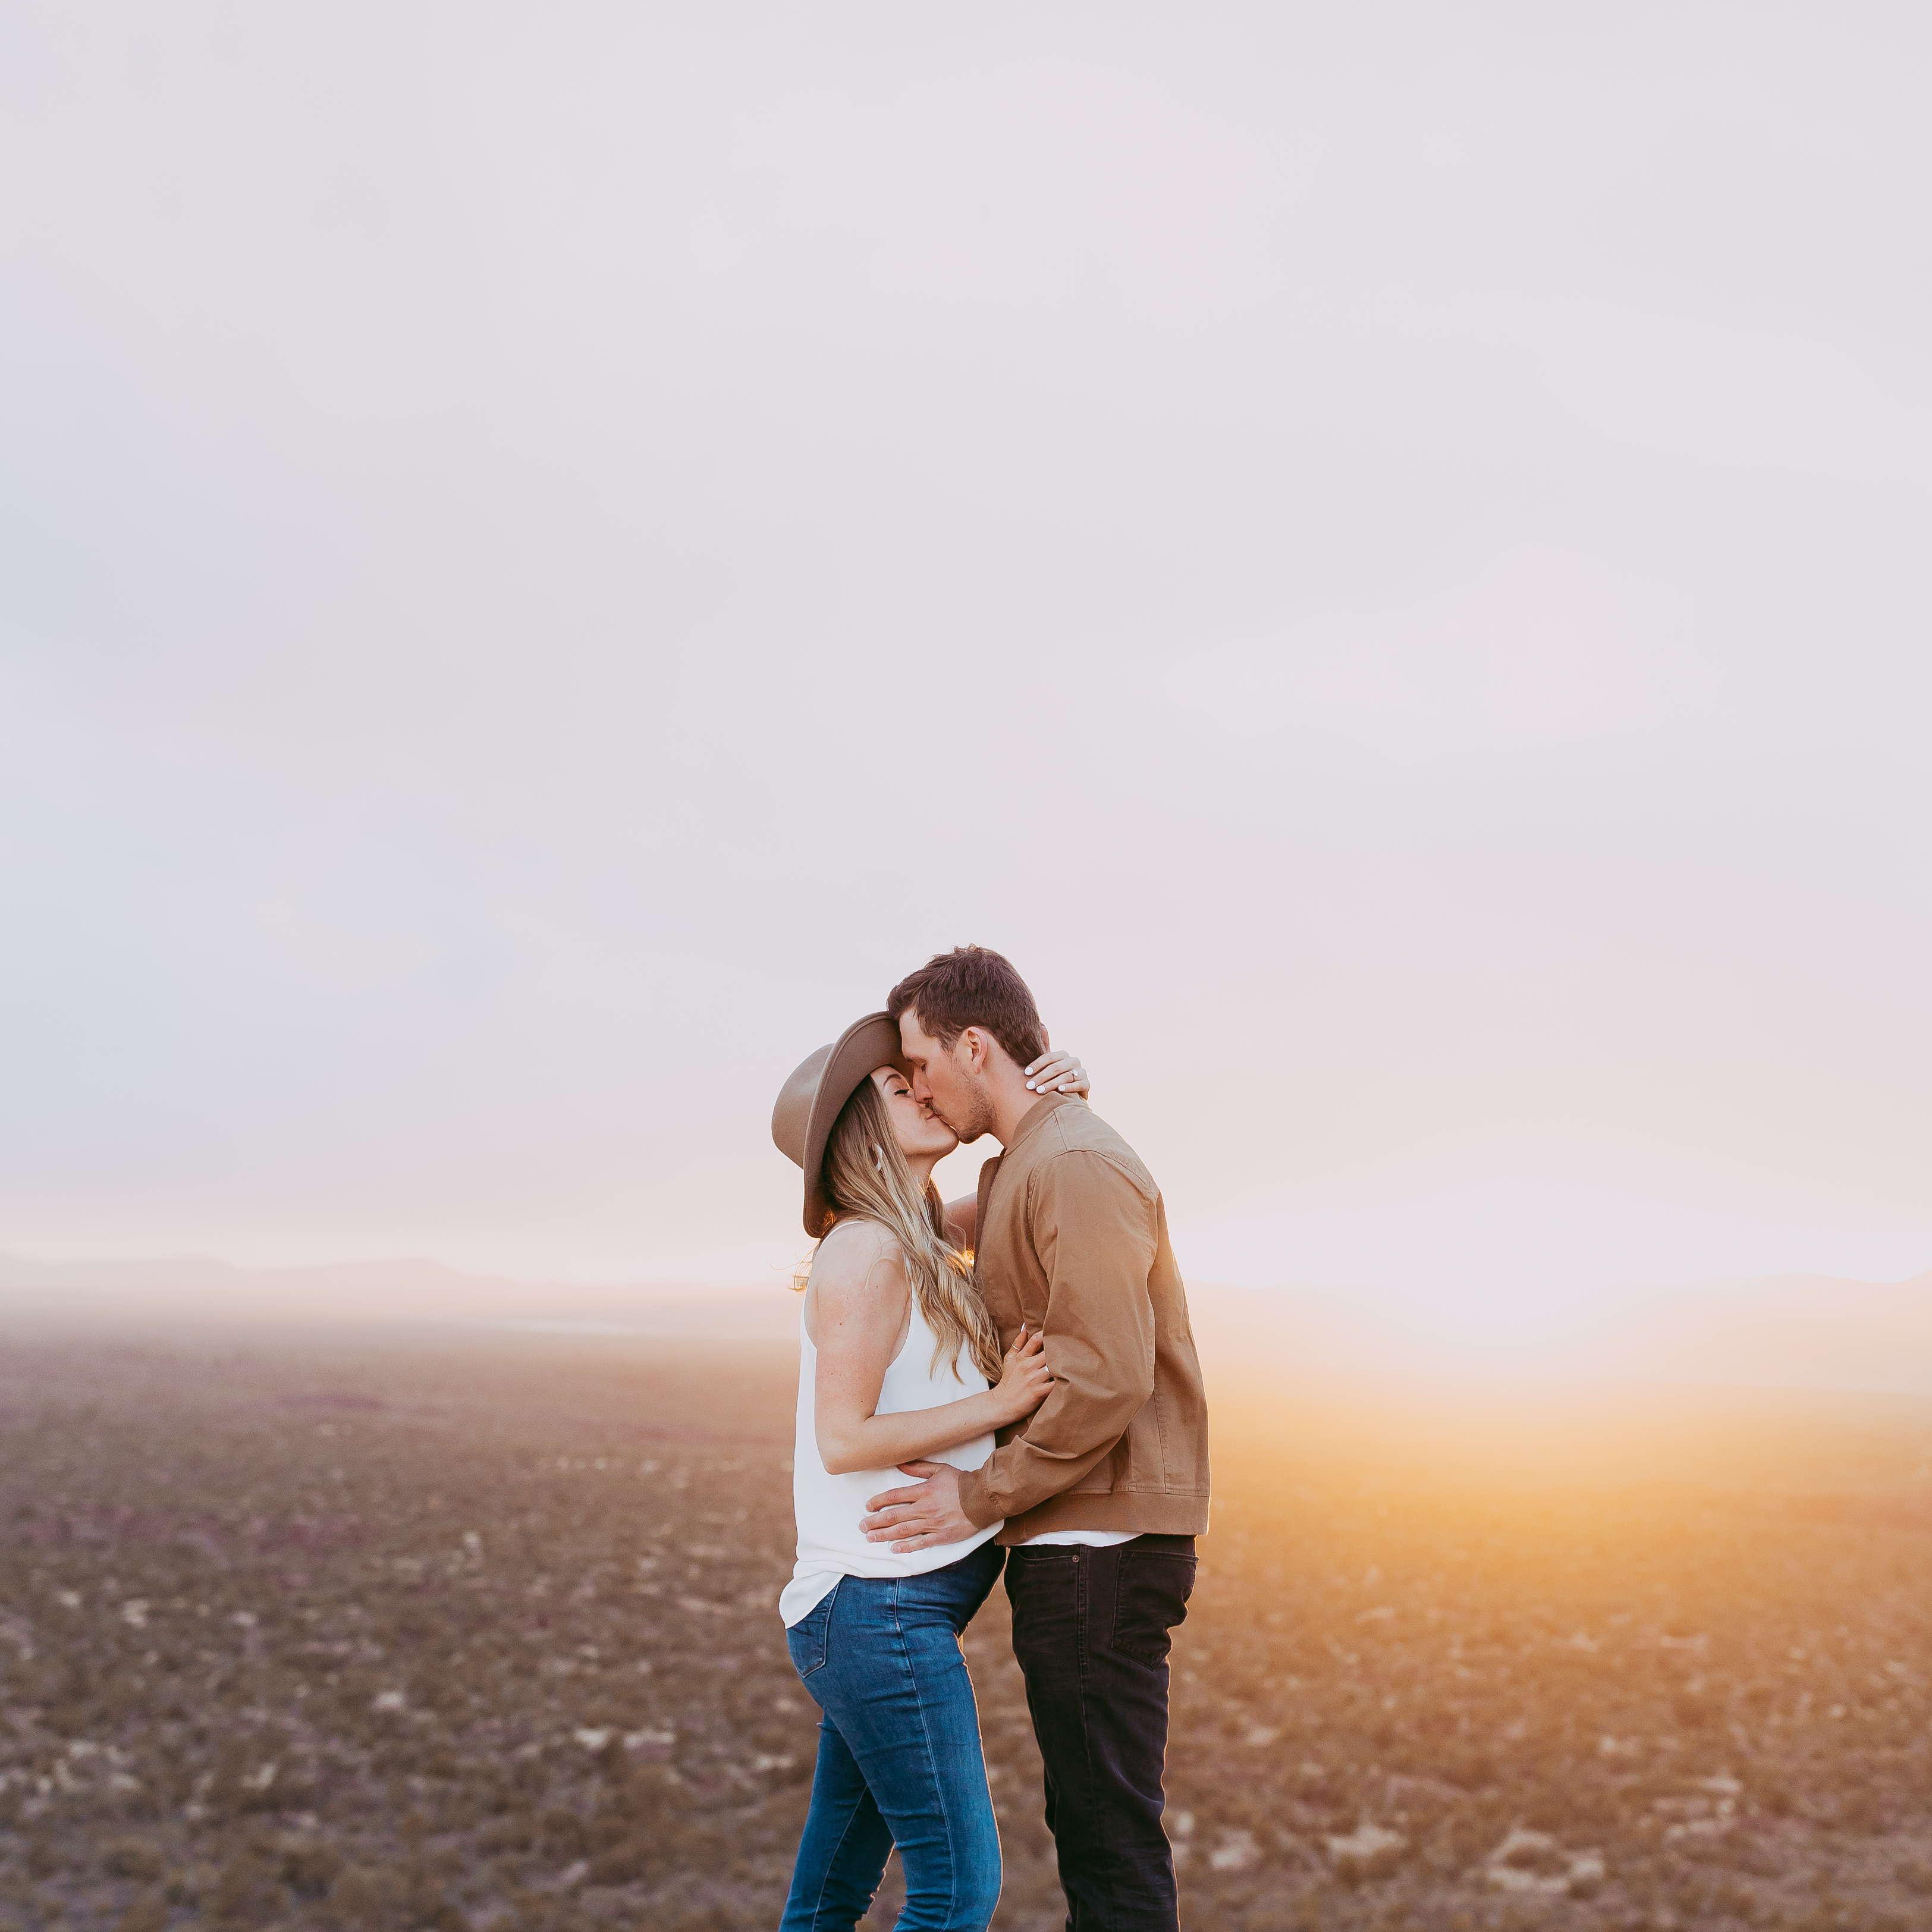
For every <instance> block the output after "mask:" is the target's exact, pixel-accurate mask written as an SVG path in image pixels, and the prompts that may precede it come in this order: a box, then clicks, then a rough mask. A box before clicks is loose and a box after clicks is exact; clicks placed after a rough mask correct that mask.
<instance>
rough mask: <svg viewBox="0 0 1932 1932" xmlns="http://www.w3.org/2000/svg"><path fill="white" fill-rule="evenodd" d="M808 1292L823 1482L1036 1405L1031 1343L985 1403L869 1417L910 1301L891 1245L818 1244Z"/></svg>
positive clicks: (856, 1233) (968, 1401) (882, 1241)
mask: <svg viewBox="0 0 1932 1932" xmlns="http://www.w3.org/2000/svg"><path fill="white" fill-rule="evenodd" d="M811 1292H812V1295H813V1298H814V1304H815V1305H814V1307H813V1308H812V1309H811V1310H810V1311H809V1314H810V1316H811V1330H812V1338H811V1339H812V1346H814V1348H815V1349H817V1352H818V1376H817V1382H816V1383H815V1384H814V1403H815V1409H816V1415H817V1437H818V1454H819V1459H820V1461H822V1462H823V1463H824V1465H825V1467H826V1472H827V1473H828V1474H829V1475H835V1476H838V1475H846V1474H847V1473H849V1472H851V1471H853V1470H856V1469H892V1468H893V1467H894V1466H896V1465H897V1464H898V1463H907V1462H916V1461H918V1460H920V1459H921V1458H922V1457H928V1456H931V1455H932V1454H935V1452H937V1451H939V1450H941V1449H950V1448H952V1447H953V1445H955V1444H956V1443H959V1442H971V1440H972V1439H973V1438H974V1436H983V1435H984V1434H986V1433H987V1431H988V1430H993V1429H1000V1428H1004V1427H1005V1426H1006V1424H1008V1423H1009V1422H1016V1421H1019V1419H1020V1418H1021V1417H1022V1416H1025V1415H1031V1414H1032V1413H1033V1412H1034V1410H1035V1409H1037V1408H1038V1407H1039V1406H1040V1403H1042V1402H1043V1400H1045V1399H1046V1392H1047V1389H1048V1388H1049V1380H1048V1378H1047V1376H1046V1355H1045V1352H1044V1351H1043V1349H1042V1348H1041V1346H1040V1338H1039V1337H1038V1336H1037V1335H1035V1336H1023V1337H1022V1338H1021V1340H1019V1341H1018V1342H1016V1343H1015V1344H1014V1346H1013V1351H1012V1352H1010V1354H1009V1355H1008V1356H1007V1373H1006V1374H1005V1375H1004V1376H1003V1377H1002V1378H1001V1382H1000V1384H999V1386H998V1388H992V1389H989V1390H988V1391H986V1394H983V1395H968V1396H962V1397H960V1399H959V1400H958V1401H957V1402H949V1403H942V1404H941V1406H939V1407H938V1408H937V1409H913V1410H910V1411H908V1412H906V1413H905V1414H903V1415H877V1414H876V1413H874V1412H875V1411H876V1409H877V1406H878V1401H879V1391H880V1388H882V1387H883V1385H884V1383H885V1379H886V1369H887V1368H888V1367H889V1366H890V1365H891V1362H892V1356H893V1355H894V1353H895V1351H896V1349H897V1347H898V1339H899V1334H900V1331H901V1328H903V1327H904V1322H905V1319H906V1311H907V1305H908V1303H909V1300H910V1295H911V1291H910V1289H909V1288H908V1287H907V1285H906V1279H905V1271H904V1265H903V1264H902V1263H901V1260H900V1259H899V1252H898V1243H897V1242H895V1241H893V1239H892V1237H891V1236H890V1235H888V1234H887V1233H886V1232H885V1230H884V1229H872V1228H871V1227H869V1226H862V1225H858V1224H855V1225H854V1226H853V1229H852V1232H851V1234H850V1235H847V1236H844V1238H839V1237H838V1234H837V1232H836V1231H835V1233H834V1235H829V1236H827V1237H826V1241H825V1244H824V1245H823V1247H820V1250H819V1251H818V1253H817V1256H815V1257H814V1259H813V1262H812V1269H811Z"/></svg>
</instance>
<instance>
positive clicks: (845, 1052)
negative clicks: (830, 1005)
mask: <svg viewBox="0 0 1932 1932" xmlns="http://www.w3.org/2000/svg"><path fill="white" fill-rule="evenodd" d="M880 1067H897V1068H898V1070H900V1072H901V1073H904V1071H905V1061H904V1055H903V1053H902V1052H901V1048H900V1046H899V1029H898V1022H896V1021H895V1020H893V1019H889V1018H888V1017H887V1016H886V1015H885V1014H883V1013H868V1014H867V1015H866V1016H865V1018H864V1019H860V1020H854V1021H853V1022H852V1024H851V1025H850V1026H848V1027H847V1028H846V1029H845V1031H844V1032H843V1033H841V1034H840V1035H839V1036H838V1038H837V1039H836V1040H834V1041H833V1042H832V1051H831V1052H830V1054H829V1055H828V1056H827V1057H826V1062H825V1065H824V1067H823V1070H821V1071H820V1074H819V1076H818V1084H817V1090H816V1091H814V1094H813V1095H812V1097H811V1112H810V1113H809V1115H807V1117H806V1120H805V1146H804V1150H803V1158H802V1160H801V1161H800V1162H799V1166H801V1167H802V1168H803V1169H804V1170H805V1202H804V1220H805V1232H806V1233H807V1234H808V1235H810V1236H811V1238H813V1240H814V1241H816V1240H817V1238H819V1237H820V1235H823V1233H824V1232H825V1223H826V1220H827V1219H828V1218H829V1217H830V1215H831V1213H832V1203H831V1202H830V1200H829V1199H828V1198H827V1197H826V1193H825V1176H824V1169H825V1149H826V1144H827V1142H829V1141H830V1139H831V1138H832V1127H834V1125H835V1124H836V1123H837V1121H838V1116H839V1114H840V1113H841V1111H842V1110H843V1109H844V1105H845V1103H846V1102H847V1100H850V1099H851V1097H852V1096H853V1094H854V1093H855V1092H856V1091H857V1090H858V1087H859V1083H860V1082H862V1081H863V1080H865V1079H868V1078H870V1076H871V1075H872V1074H873V1073H874V1072H875V1071H876V1070H877V1069H878V1068H880Z"/></svg>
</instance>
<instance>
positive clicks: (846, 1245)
mask: <svg viewBox="0 0 1932 1932" xmlns="http://www.w3.org/2000/svg"><path fill="white" fill-rule="evenodd" d="M904 1278H905V1262H904V1256H903V1254H901V1252H900V1249H899V1244H898V1237H897V1236H896V1235H894V1234H893V1233H892V1230H891V1229H889V1228H882V1227H880V1226H879V1224H878V1223H877V1222H876V1221H859V1220H850V1221H841V1222H840V1223H838V1225H837V1226H835V1228H833V1229H832V1232H830V1233H829V1235H826V1237H825V1238H824V1239H823V1241H820V1243H819V1244H818V1247H817V1251H816V1252H815V1253H814V1254H813V1256H812V1257H811V1284H812V1286H814V1288H816V1289H820V1290H821V1291H823V1290H826V1289H830V1290H832V1291H833V1292H839V1291H843V1292H847V1293H852V1292H856V1291H857V1290H859V1289H863V1288H864V1287H865V1286H867V1284H868V1283H870V1284H872V1285H874V1286H877V1285H879V1284H881V1283H886V1282H894V1281H896V1282H898V1283H901V1284H903V1283H904Z"/></svg>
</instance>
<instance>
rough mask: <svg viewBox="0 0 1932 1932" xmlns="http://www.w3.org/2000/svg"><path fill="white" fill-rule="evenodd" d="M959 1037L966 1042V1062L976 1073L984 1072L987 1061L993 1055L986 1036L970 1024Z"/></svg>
mask: <svg viewBox="0 0 1932 1932" xmlns="http://www.w3.org/2000/svg"><path fill="white" fill-rule="evenodd" d="M959 1037H960V1038H961V1039H962V1040H964V1041H965V1043H966V1064H967V1067H968V1069H969V1070H971V1072H973V1073H984V1072H985V1071H986V1063H987V1061H989V1059H991V1058H992V1054H991V1052H990V1051H989V1049H988V1046H987V1043H986V1035H985V1034H983V1033H982V1032H981V1031H980V1029H979V1028H977V1027H976V1026H969V1027H968V1028H965V1031H962V1033H961V1034H960V1036H959Z"/></svg>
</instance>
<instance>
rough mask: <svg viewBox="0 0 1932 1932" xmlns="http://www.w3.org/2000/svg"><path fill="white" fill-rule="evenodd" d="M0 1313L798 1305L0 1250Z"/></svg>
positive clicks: (767, 1314)
mask: <svg viewBox="0 0 1932 1932" xmlns="http://www.w3.org/2000/svg"><path fill="white" fill-rule="evenodd" d="M0 1319H7V1320H9V1321H20V1322H29V1323H31V1324H33V1325H36V1326H47V1325H55V1326H59V1327H71V1326H81V1327H86V1328H102V1327H116V1326H130V1327H144V1326H151V1325H153V1324H154V1323H155V1322H168V1323H170V1324H172V1323H178V1322H187V1323H190V1324H193V1325H196V1326H200V1325H235V1324H245V1325H250V1326H261V1325H268V1326H273V1327H278V1328H280V1327H286V1326H296V1327H302V1328H326V1327H329V1326H333V1325H340V1324H345V1323H347V1324H353V1325H358V1326H366V1325H369V1324H371V1323H377V1324H383V1325H393V1324H398V1323H405V1324H423V1323H436V1324H447V1323H452V1322H455V1323H463V1324H477V1323H481V1324H484V1325H489V1326H491V1327H507V1328H529V1329H531V1330H532V1331H539V1330H542V1329H546V1328H559V1329H562V1330H564V1331H571V1330H575V1331H580V1332H585V1333H598V1332H601V1333H604V1334H638V1335H666V1336H685V1337H700V1336H702V1337H743V1338H744V1339H745V1340H773V1339H778V1338H780V1337H787V1336H789V1335H790V1334H791V1333H792V1332H793V1325H795V1324H796V1322H797V1319H798V1304H797V1301H796V1299H795V1298H793V1296H792V1295H791V1294H790V1293H789V1292H787V1289H785V1287H784V1285H783V1284H782V1283H773V1284H772V1286H770V1287H769V1288H762V1289H760V1288H715V1287H709V1286H700V1285H694V1284H680V1283H665V1284H660V1283H643V1284H637V1285H634V1286H623V1287H612V1288H601V1289H600V1288H594V1287H593V1288H586V1287H585V1286H583V1284H582V1283H541V1282H531V1281H518V1280H511V1279H508V1278H505V1277H497V1276H490V1275H474V1274H465V1273H463V1272H462V1271H460V1270H459V1269H456V1268H446V1267H445V1266H443V1264H442V1263H441V1262H434V1261H425V1260H418V1259H395V1260H390V1261H371V1262H338V1263H334V1264H330V1265H319V1266H315V1267H307V1268H238V1267H236V1265H234V1264H233V1263H232V1262H221V1261H213V1260H210V1259H207V1258H206V1257H205V1256H167V1257H163V1258H160V1259H154V1260H151V1261H150V1260H141V1261H74V1262H44V1261H29V1260H26V1259H22V1258H20V1257H19V1256H9V1255H0Z"/></svg>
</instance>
